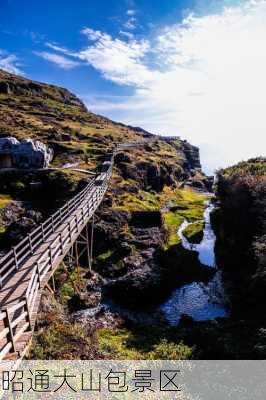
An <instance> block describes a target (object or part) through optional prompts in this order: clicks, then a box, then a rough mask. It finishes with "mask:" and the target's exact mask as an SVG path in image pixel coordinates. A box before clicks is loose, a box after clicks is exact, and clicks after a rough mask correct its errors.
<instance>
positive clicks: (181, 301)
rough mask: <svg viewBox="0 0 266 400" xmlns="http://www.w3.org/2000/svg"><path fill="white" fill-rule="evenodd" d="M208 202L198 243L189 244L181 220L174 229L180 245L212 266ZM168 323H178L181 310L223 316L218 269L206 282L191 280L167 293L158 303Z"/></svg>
mask: <svg viewBox="0 0 266 400" xmlns="http://www.w3.org/2000/svg"><path fill="white" fill-rule="evenodd" d="M212 210H213V205H212V204H209V203H208V204H207V207H206V209H205V212H204V221H205V227H204V235H203V239H202V241H201V243H200V244H191V243H190V242H189V241H188V240H187V238H186V237H185V236H184V234H183V232H184V230H185V229H186V227H187V226H188V225H189V223H188V222H187V221H184V222H183V224H182V225H181V227H180V228H179V230H178V234H179V237H180V239H181V240H182V245H183V247H184V248H186V249H187V250H195V251H197V252H198V254H199V260H200V262H201V263H202V264H204V265H206V267H211V268H213V267H215V253H214V246H215V240H216V237H215V234H214V232H213V229H212V227H211V224H210V214H211V212H212ZM160 308H161V311H162V312H163V313H164V315H165V317H166V319H167V320H168V322H169V323H170V324H171V325H177V324H178V323H179V320H180V317H181V315H182V314H187V315H189V316H191V317H192V318H194V319H195V320H197V321H202V320H211V319H214V318H217V317H226V316H227V311H226V307H225V293H224V289H223V283H222V277H221V273H220V272H219V271H218V272H217V273H216V274H215V275H214V277H213V279H212V280H211V281H210V282H209V283H207V284H204V283H199V282H193V283H191V284H188V285H184V286H182V287H180V288H178V289H176V290H175V291H174V292H173V293H172V295H171V297H170V298H169V299H168V300H167V301H166V302H165V303H164V304H163V305H162V306H161V307H160Z"/></svg>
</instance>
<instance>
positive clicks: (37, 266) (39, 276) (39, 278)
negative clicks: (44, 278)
mask: <svg viewBox="0 0 266 400" xmlns="http://www.w3.org/2000/svg"><path fill="white" fill-rule="evenodd" d="M36 269H37V274H38V281H39V285H40V287H41V274H40V267H39V262H38V261H37V262H36Z"/></svg>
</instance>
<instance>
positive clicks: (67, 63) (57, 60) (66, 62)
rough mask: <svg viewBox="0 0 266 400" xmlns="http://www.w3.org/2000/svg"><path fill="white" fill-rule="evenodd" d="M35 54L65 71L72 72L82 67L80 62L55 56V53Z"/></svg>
mask: <svg viewBox="0 0 266 400" xmlns="http://www.w3.org/2000/svg"><path fill="white" fill-rule="evenodd" d="M35 54H36V55H37V56H39V57H41V58H43V59H44V60H47V61H50V62H52V63H54V64H56V65H57V66H58V67H60V68H62V69H65V70H70V69H73V68H75V67H77V66H78V65H80V63H79V62H77V61H73V60H71V59H69V58H67V57H65V56H62V55H59V54H55V53H49V52H46V51H41V52H35Z"/></svg>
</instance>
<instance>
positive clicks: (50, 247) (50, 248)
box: [49, 244, 53, 268]
mask: <svg viewBox="0 0 266 400" xmlns="http://www.w3.org/2000/svg"><path fill="white" fill-rule="evenodd" d="M49 257H50V263H51V268H53V255H52V245H51V244H50V246H49Z"/></svg>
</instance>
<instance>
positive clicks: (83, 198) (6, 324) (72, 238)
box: [0, 146, 122, 360]
mask: <svg viewBox="0 0 266 400" xmlns="http://www.w3.org/2000/svg"><path fill="white" fill-rule="evenodd" d="M121 147H122V146H121ZM121 147H120V148H121ZM120 148H118V149H117V150H119V149H120ZM117 150H116V151H117ZM113 158H114V154H110V155H108V156H107V157H106V159H107V161H106V162H105V163H104V164H105V168H103V171H104V172H101V173H99V174H98V175H97V176H96V177H94V178H93V179H92V180H91V181H90V182H89V183H88V185H87V186H86V187H85V189H84V190H83V191H81V192H80V193H79V194H78V195H76V196H75V197H74V198H73V199H71V200H70V201H69V202H68V203H66V204H65V205H64V206H63V207H62V208H60V209H59V210H58V211H57V212H56V213H55V214H54V215H52V216H51V217H50V218H49V219H48V220H47V221H45V222H44V223H43V224H41V225H40V226H38V227H37V228H36V229H35V230H34V231H33V232H32V233H31V234H29V235H28V236H27V237H26V238H24V239H23V240H22V241H21V242H20V243H19V244H18V245H17V246H16V247H14V248H13V249H12V250H11V251H10V252H9V253H8V254H6V255H5V256H4V257H3V258H2V259H0V285H1V290H0V360H7V359H9V360H19V359H21V358H22V357H23V356H24V354H25V352H26V351H27V349H28V347H29V344H30V341H31V338H32V334H33V330H34V325H35V322H36V316H37V312H38V308H39V304H40V298H41V293H42V289H43V287H44V286H45V285H46V284H47V283H48V281H49V279H50V278H51V276H52V275H53V273H54V271H55V270H56V269H57V268H58V266H59V264H60V263H61V262H62V261H63V259H64V258H65V256H66V255H67V254H68V253H69V251H70V249H71V248H72V247H73V245H74V244H75V242H76V241H77V239H78V237H79V236H80V235H81V232H82V231H83V230H84V228H85V227H86V226H87V224H88V222H89V220H90V219H91V217H92V216H93V215H94V213H95V211H96V210H97V208H98V207H99V205H100V203H101V201H102V199H103V197H104V195H105V192H106V190H107V187H108V182H109V180H110V177H111V174H112V167H113ZM106 167H107V168H106Z"/></svg>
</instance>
